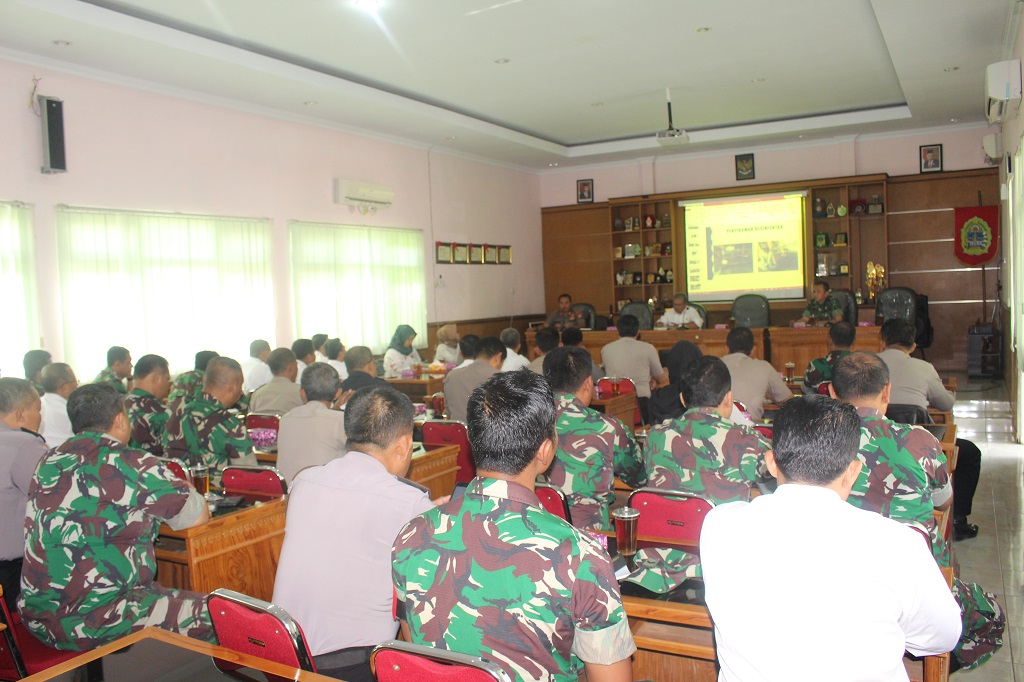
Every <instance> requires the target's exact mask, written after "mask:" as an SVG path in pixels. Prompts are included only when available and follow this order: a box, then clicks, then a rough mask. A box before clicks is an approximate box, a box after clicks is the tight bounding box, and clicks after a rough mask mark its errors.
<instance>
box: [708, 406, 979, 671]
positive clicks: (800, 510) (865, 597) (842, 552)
mask: <svg viewBox="0 0 1024 682" xmlns="http://www.w3.org/2000/svg"><path fill="white" fill-rule="evenodd" d="M859 437H860V420H859V419H858V417H857V411H856V410H855V409H854V408H853V406H851V405H844V404H842V403H840V402H838V401H836V400H832V399H831V398H829V397H827V396H822V395H810V396H806V397H804V398H801V399H800V400H790V401H788V402H786V403H785V404H784V405H783V406H782V407H781V408H780V409H779V413H778V415H777V416H776V418H775V424H774V436H773V439H772V442H773V450H769V451H768V452H767V453H766V454H765V459H766V462H767V466H768V470H769V471H770V472H771V473H772V474H773V475H774V476H775V477H776V478H777V479H778V481H779V487H778V490H776V491H775V492H774V493H773V494H771V495H761V496H760V497H757V498H755V499H754V500H753V501H752V502H735V503H733V504H726V505H722V506H718V507H715V508H714V509H712V510H711V511H710V512H709V513H708V515H707V516H706V517H705V519H704V525H703V528H702V530H701V537H700V559H701V567H702V569H703V576H704V588H705V601H706V603H707V607H708V610H709V611H710V613H711V618H712V621H713V622H714V625H715V644H716V648H717V651H718V664H719V666H720V671H719V679H720V680H747V679H751V680H752V679H757V680H767V681H771V682H776V681H778V682H783V681H785V682H790V681H792V680H821V679H828V680H829V681H830V682H853V681H854V680H887V681H891V682H896V681H898V680H899V681H905V680H906V679H907V673H906V670H905V669H904V665H903V655H904V651H909V652H910V653H912V654H914V655H917V656H926V655H935V654H942V653H945V652H947V651H949V650H950V649H952V648H953V647H954V646H955V645H956V643H957V640H958V638H959V636H960V609H959V607H958V606H957V603H956V600H955V599H954V598H953V594H952V593H951V592H950V589H949V586H948V585H947V583H946V580H945V578H943V575H942V573H941V572H940V571H939V567H938V566H937V565H936V564H935V561H934V560H933V559H932V555H931V551H930V550H929V549H928V547H927V546H926V545H925V543H924V542H922V540H921V537H920V536H919V535H918V534H917V532H915V531H914V530H912V529H911V528H908V527H907V526H904V525H902V524H900V523H897V522H896V521H893V520H892V519H887V518H885V517H883V516H880V515H879V514H875V513H872V512H868V511H865V510H862V509H857V508H855V507H854V506H853V505H850V504H847V503H846V502H845V501H844V500H845V499H846V498H847V496H848V495H849V494H850V490H851V488H852V487H853V485H854V482H855V481H856V480H857V478H858V476H859V475H860V468H861V462H860V460H858V459H857V456H856V454H857V446H858V442H859ZM766 567H771V569H770V571H771V576H772V577H771V583H772V589H773V590H775V591H776V593H777V594H779V595H785V597H784V598H782V599H780V600H779V601H778V602H777V603H776V604H775V606H774V607H765V608H754V607H752V605H751V601H750V593H749V590H750V586H751V585H759V584H762V582H763V580H764V576H765V570H766ZM849 585H856V586H857V588H856V589H848V587H847V586H849ZM795 632H799V633H800V635H799V636H794V635H793V633H795ZM826 671H827V672H826Z"/></svg>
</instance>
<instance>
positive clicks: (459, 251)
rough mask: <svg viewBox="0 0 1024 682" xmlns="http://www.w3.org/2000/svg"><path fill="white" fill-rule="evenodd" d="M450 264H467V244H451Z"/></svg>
mask: <svg viewBox="0 0 1024 682" xmlns="http://www.w3.org/2000/svg"><path fill="white" fill-rule="evenodd" d="M452 262H453V263H463V264H465V263H468V262H469V244H452Z"/></svg>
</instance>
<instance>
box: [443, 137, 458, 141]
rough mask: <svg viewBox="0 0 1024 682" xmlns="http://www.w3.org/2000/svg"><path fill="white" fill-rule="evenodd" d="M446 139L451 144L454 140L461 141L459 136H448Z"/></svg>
mask: <svg viewBox="0 0 1024 682" xmlns="http://www.w3.org/2000/svg"><path fill="white" fill-rule="evenodd" d="M444 139H446V140H448V141H449V142H451V141H453V140H457V139H459V136H458V135H447V136H445V138H444Z"/></svg>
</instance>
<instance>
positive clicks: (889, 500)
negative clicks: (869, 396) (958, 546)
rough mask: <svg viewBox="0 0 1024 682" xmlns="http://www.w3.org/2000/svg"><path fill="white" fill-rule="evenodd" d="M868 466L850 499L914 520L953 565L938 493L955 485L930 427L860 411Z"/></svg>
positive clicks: (862, 452)
mask: <svg viewBox="0 0 1024 682" xmlns="http://www.w3.org/2000/svg"><path fill="white" fill-rule="evenodd" d="M857 413H858V414H859V415H860V450H859V451H858V452H857V458H858V459H860V461H861V463H862V464H863V468H862V469H861V472H860V476H858V478H857V482H856V483H854V484H853V490H852V491H851V492H850V497H849V498H847V501H848V502H849V503H850V504H852V505H854V506H856V507H860V508H861V509H867V510H870V511H873V512H878V513H879V514H881V515H882V516H888V517H889V518H891V519H895V520H897V521H904V522H908V521H913V522H916V523H919V524H921V525H922V526H924V527H925V528H926V529H927V530H928V532H929V534H930V535H931V536H932V552H933V553H934V554H935V558H936V560H937V561H938V562H939V564H940V565H943V566H948V565H949V549H948V547H946V545H945V542H943V540H942V537H941V536H940V535H939V533H938V524H937V522H936V521H935V518H934V516H933V515H932V512H933V511H934V509H935V507H934V505H933V504H932V494H933V493H934V492H935V491H937V490H941V489H943V488H945V487H946V486H947V485H949V482H950V480H949V470H948V469H947V468H946V456H945V455H944V454H943V453H942V446H941V445H939V441H937V440H935V436H933V435H932V434H930V433H928V431H926V430H925V429H922V428H920V427H917V426H910V425H907V424H897V423H895V422H893V421H890V420H888V419H886V418H885V416H884V415H883V414H882V413H881V412H879V411H878V410H873V409H871V408H867V407H858V408H857Z"/></svg>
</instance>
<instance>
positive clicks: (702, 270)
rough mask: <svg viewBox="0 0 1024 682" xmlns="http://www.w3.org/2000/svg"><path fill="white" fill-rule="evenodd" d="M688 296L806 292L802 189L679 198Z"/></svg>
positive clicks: (709, 297) (707, 297)
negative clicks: (682, 223)
mask: <svg viewBox="0 0 1024 682" xmlns="http://www.w3.org/2000/svg"><path fill="white" fill-rule="evenodd" d="M680 206H682V207H683V216H684V225H685V228H684V229H685V239H686V289H687V292H688V293H689V295H690V300H691V301H695V302H698V303H699V302H702V301H731V300H732V299H734V298H736V297H737V296H738V295H740V294H745V293H748V292H752V293H757V294H762V295H764V296H766V297H767V298H770V299H784V298H803V297H804V195H803V194H786V195H782V194H773V195H758V196H747V197H730V198H728V199H716V200H707V201H683V202H680Z"/></svg>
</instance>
